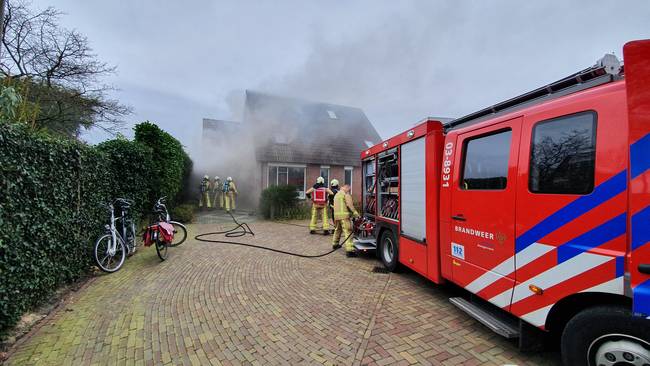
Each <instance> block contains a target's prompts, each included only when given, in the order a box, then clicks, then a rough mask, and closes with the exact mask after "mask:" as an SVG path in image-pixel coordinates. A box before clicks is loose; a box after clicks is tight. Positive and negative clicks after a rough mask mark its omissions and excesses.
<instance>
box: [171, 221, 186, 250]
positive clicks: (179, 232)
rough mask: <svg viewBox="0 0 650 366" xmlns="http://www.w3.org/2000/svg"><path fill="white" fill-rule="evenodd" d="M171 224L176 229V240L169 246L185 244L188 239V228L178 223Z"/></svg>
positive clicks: (172, 222)
mask: <svg viewBox="0 0 650 366" xmlns="http://www.w3.org/2000/svg"><path fill="white" fill-rule="evenodd" d="M169 223H170V224H171V225H172V226H173V227H174V239H173V240H172V242H171V244H169V245H170V246H172V247H175V246H177V245H181V244H183V242H185V239H187V228H185V225H183V224H181V223H180V222H177V221H170V222H169Z"/></svg>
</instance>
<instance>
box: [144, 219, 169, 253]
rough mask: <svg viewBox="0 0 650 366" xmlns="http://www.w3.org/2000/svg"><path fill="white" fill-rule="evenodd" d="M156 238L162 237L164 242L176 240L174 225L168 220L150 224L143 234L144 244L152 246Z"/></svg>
mask: <svg viewBox="0 0 650 366" xmlns="http://www.w3.org/2000/svg"><path fill="white" fill-rule="evenodd" d="M156 238H159V239H162V241H163V242H166V243H171V242H172V240H174V226H172V225H171V224H168V223H166V222H159V223H157V224H154V225H151V226H148V227H147V229H146V230H145V231H144V234H143V235H142V241H143V242H144V246H145V247H148V246H150V245H151V244H153V243H154V241H155V239H156Z"/></svg>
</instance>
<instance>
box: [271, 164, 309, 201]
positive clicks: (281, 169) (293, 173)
mask: <svg viewBox="0 0 650 366" xmlns="http://www.w3.org/2000/svg"><path fill="white" fill-rule="evenodd" d="M274 185H292V186H295V187H296V189H297V190H298V196H299V197H300V198H305V167H304V166H291V165H290V166H282V165H269V181H268V185H267V186H268V187H270V186H274Z"/></svg>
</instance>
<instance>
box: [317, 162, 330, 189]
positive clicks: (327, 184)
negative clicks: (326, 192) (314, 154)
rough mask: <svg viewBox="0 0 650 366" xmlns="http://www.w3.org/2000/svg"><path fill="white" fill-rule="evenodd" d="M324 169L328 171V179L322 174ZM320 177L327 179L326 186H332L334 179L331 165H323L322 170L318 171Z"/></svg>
mask: <svg viewBox="0 0 650 366" xmlns="http://www.w3.org/2000/svg"><path fill="white" fill-rule="evenodd" d="M322 169H327V178H325V177H323V176H322V175H321V174H320V173H321V170H322ZM318 175H319V176H321V177H323V178H325V185H326V186H329V184H330V178H331V177H332V169H331V168H330V166H329V165H321V166H320V169H319V170H318Z"/></svg>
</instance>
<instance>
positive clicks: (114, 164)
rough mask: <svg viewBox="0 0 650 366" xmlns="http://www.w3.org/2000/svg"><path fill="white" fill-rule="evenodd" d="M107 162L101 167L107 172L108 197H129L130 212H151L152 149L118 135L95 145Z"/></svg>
mask: <svg viewBox="0 0 650 366" xmlns="http://www.w3.org/2000/svg"><path fill="white" fill-rule="evenodd" d="M97 150H99V151H100V152H102V153H104V154H105V155H106V157H107V158H108V163H107V165H106V166H105V167H104V169H106V173H107V175H110V176H111V177H112V178H113V179H111V183H112V184H111V187H110V195H111V197H128V198H130V199H132V200H133V201H134V203H135V204H134V207H133V211H134V212H136V213H139V214H144V213H147V212H149V211H151V208H152V206H153V202H152V201H151V200H150V197H149V194H150V187H151V183H150V182H151V180H152V177H153V176H154V175H155V174H154V171H155V170H154V164H153V152H152V151H151V149H150V148H148V147H146V146H144V145H142V144H141V143H138V142H136V141H129V140H127V139H125V138H117V139H114V140H109V141H106V142H102V143H101V144H99V145H97ZM115 178H117V179H115Z"/></svg>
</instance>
